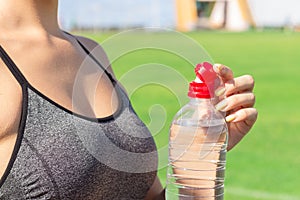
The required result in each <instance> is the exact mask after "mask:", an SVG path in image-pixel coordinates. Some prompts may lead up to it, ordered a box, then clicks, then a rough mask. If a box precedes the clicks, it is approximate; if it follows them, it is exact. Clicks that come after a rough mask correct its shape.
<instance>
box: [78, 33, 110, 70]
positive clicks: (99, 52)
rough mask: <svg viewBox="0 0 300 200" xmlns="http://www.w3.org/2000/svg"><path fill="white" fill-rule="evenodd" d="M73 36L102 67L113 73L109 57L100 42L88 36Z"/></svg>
mask: <svg viewBox="0 0 300 200" xmlns="http://www.w3.org/2000/svg"><path fill="white" fill-rule="evenodd" d="M74 37H75V38H76V39H77V40H78V41H79V42H80V43H81V44H82V45H83V46H84V47H85V48H86V49H87V50H88V51H89V53H90V54H91V55H93V56H94V57H95V58H96V59H97V60H98V61H99V62H100V63H101V65H102V66H103V67H105V69H106V70H107V71H108V72H110V73H111V74H112V75H113V71H112V68H111V65H110V61H109V58H108V56H107V54H106V52H105V50H104V49H103V47H102V46H101V44H99V43H98V42H97V41H95V40H93V39H90V38H88V37H84V36H80V35H74Z"/></svg>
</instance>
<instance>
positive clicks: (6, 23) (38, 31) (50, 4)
mask: <svg viewBox="0 0 300 200" xmlns="http://www.w3.org/2000/svg"><path fill="white" fill-rule="evenodd" d="M57 7H58V0H20V1H18V0H0V36H4V37H5V36H9V35H11V36H15V37H18V36H19V35H23V36H25V35H28V36H32V37H40V36H42V35H49V34H51V35H58V34H61V31H60V29H59V25H58V22H57Z"/></svg>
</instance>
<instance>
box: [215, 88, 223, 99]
mask: <svg viewBox="0 0 300 200" xmlns="http://www.w3.org/2000/svg"><path fill="white" fill-rule="evenodd" d="M225 91H226V89H225V88H224V87H222V88H218V89H216V91H215V95H216V96H217V97H219V96H221V95H223V94H224V93H225Z"/></svg>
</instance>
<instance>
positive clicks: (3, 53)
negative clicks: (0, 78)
mask: <svg viewBox="0 0 300 200" xmlns="http://www.w3.org/2000/svg"><path fill="white" fill-rule="evenodd" d="M0 57H1V59H2V60H3V62H4V63H5V65H6V66H7V67H8V69H9V70H10V71H11V73H12V74H13V76H14V77H15V78H16V79H17V81H18V82H19V83H20V84H21V85H24V84H26V83H28V81H27V80H26V78H25V77H24V75H23V74H22V72H21V71H20V70H19V68H18V67H17V66H16V64H15V63H14V61H13V60H12V59H11V58H10V57H9V55H8V54H7V53H6V51H5V50H4V49H3V48H2V46H1V45H0Z"/></svg>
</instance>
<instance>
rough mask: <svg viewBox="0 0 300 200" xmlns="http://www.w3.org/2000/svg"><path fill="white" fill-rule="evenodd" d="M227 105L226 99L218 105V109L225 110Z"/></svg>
mask: <svg viewBox="0 0 300 200" xmlns="http://www.w3.org/2000/svg"><path fill="white" fill-rule="evenodd" d="M226 106H227V100H226V99H224V100H222V101H221V102H219V103H218V104H217V105H216V109H217V110H219V111H225V110H224V108H226Z"/></svg>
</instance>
